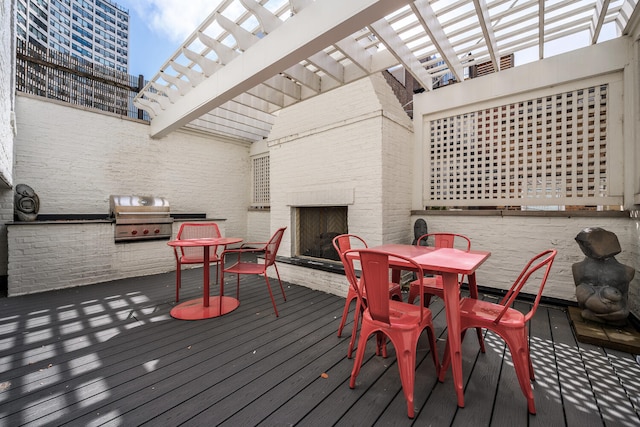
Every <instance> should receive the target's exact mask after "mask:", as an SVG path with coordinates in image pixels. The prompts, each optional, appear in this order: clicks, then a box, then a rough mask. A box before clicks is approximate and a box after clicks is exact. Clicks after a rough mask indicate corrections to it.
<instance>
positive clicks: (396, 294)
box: [333, 234, 402, 359]
mask: <svg viewBox="0 0 640 427" xmlns="http://www.w3.org/2000/svg"><path fill="white" fill-rule="evenodd" d="M354 245H355V247H358V248H363V249H365V248H367V243H366V242H365V241H364V239H362V238H361V237H358V236H356V235H355V234H341V235H340V236H336V237H335V238H334V239H333V247H334V248H335V249H336V252H338V255H339V256H340V260H341V261H342V263H343V264H344V263H345V262H346V261H345V260H344V259H343V254H344V253H345V252H346V251H348V250H349V249H355V247H354ZM345 275H346V276H347V282H349V290H348V291H347V300H346V302H345V304H344V310H343V311H342V320H341V321H340V326H339V327H338V336H339V337H340V336H342V329H343V328H344V325H345V323H346V322H347V316H348V315H349V307H350V306H351V301H353V300H354V299H355V300H356V309H355V312H354V315H353V329H352V330H351V341H350V342H349V349H348V350H347V357H348V358H349V359H351V354H352V353H353V346H354V344H355V341H356V335H357V330H358V325H359V323H358V321H359V318H360V312H361V311H362V305H361V304H360V301H359V300H358V292H357V291H356V285H355V284H354V282H355V281H357V280H358V278H357V277H356V276H355V275H353V276H351V275H349V274H347V271H346V269H345ZM362 291H363V297H364V298H366V297H367V295H366V292H364V289H363V290H362ZM389 298H391V299H395V300H397V301H402V290H401V288H400V284H398V283H391V282H390V283H389Z"/></svg>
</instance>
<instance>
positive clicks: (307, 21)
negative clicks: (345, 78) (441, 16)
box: [151, 0, 409, 138]
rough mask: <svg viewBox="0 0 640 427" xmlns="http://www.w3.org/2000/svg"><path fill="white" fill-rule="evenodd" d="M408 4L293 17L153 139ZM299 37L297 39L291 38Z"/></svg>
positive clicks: (338, 6) (169, 115) (368, 1)
mask: <svg viewBox="0 0 640 427" xmlns="http://www.w3.org/2000/svg"><path fill="white" fill-rule="evenodd" d="M408 2H409V0H395V1H393V2H389V1H387V0H350V1H348V2H345V1H344V0H323V1H322V2H314V3H313V4H312V5H310V6H308V7H306V8H305V9H303V10H302V11H301V12H300V13H298V14H296V15H294V16H292V17H291V18H290V19H288V20H287V22H286V23H285V24H286V25H282V26H280V27H279V28H278V29H276V30H275V31H274V32H272V33H271V34H269V37H265V38H264V39H262V40H261V43H260V45H259V46H253V47H251V48H249V49H247V50H246V51H245V52H244V53H243V54H242V55H241V56H239V57H237V58H236V59H234V60H233V61H231V62H230V63H229V64H227V65H226V66H225V67H223V68H221V69H220V70H219V71H217V72H216V73H215V74H213V75H212V76H210V77H208V78H207V79H206V80H205V81H203V82H202V83H201V84H200V85H199V87H198V90H194V91H190V92H189V93H187V94H186V95H184V96H182V97H181V98H180V99H179V100H178V102H176V103H174V104H171V105H170V106H169V108H167V110H165V111H164V112H163V113H162V114H160V115H158V116H157V117H156V118H155V119H154V120H153V121H152V122H151V136H152V137H156V138H159V137H162V136H164V135H167V134H168V133H170V132H171V131H173V130H175V129H178V128H180V127H182V126H184V125H185V124H187V123H189V122H190V121H192V120H194V119H196V118H197V117H199V116H201V115H203V114H205V113H207V112H209V111H211V110H212V109H214V108H216V107H219V106H221V105H222V104H224V103H225V102H227V101H229V100H231V99H233V98H235V97H236V96H238V95H240V94H242V93H244V92H246V90H247V89H248V88H252V87H255V86H256V85H258V84H260V83H262V82H264V81H265V80H266V79H268V78H270V77H273V76H274V75H276V74H278V73H280V72H282V70H286V69H288V68H290V67H292V66H294V65H295V64H298V63H299V62H300V61H302V60H303V59H305V58H308V57H309V56H311V55H313V54H314V53H316V52H318V51H320V50H322V49H324V48H325V47H326V46H328V45H330V44H333V43H335V42H337V41H338V40H342V39H344V38H345V37H347V36H348V35H349V34H353V33H355V32H357V31H358V30H360V29H362V28H364V27H365V26H367V25H368V24H369V23H370V22H374V21H377V20H379V19H382V18H384V16H386V15H387V14H389V13H391V12H393V11H394V10H396V9H398V8H399V7H402V6H403V5H404V4H407V3H408ZM292 34H295V35H296V36H295V37H292V36H291V35H292Z"/></svg>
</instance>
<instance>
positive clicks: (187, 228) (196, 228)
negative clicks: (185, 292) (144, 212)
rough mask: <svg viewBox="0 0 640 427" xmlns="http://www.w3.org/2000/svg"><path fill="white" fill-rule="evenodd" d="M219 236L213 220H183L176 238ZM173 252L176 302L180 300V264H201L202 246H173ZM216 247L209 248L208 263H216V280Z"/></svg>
mask: <svg viewBox="0 0 640 427" xmlns="http://www.w3.org/2000/svg"><path fill="white" fill-rule="evenodd" d="M212 237H221V236H220V229H219V228H218V224H216V223H215V222H185V223H182V224H181V225H180V229H179V230H178V234H177V236H176V239H177V240H184V239H202V238H212ZM173 253H174V255H175V257H176V302H178V301H180V288H181V287H182V283H181V279H182V278H181V276H182V274H181V273H182V264H202V263H204V248H203V247H201V246H198V247H192V248H190V247H182V246H181V247H175V246H174V248H173ZM219 262H220V257H219V256H218V247H217V246H211V247H210V248H209V263H212V264H216V281H217V280H218V264H219Z"/></svg>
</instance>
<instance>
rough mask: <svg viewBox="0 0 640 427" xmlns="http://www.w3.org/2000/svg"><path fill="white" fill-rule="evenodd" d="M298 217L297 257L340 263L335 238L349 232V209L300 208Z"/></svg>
mask: <svg viewBox="0 0 640 427" xmlns="http://www.w3.org/2000/svg"><path fill="white" fill-rule="evenodd" d="M296 217H297V218H296V236H297V239H296V240H297V242H296V243H297V244H296V255H297V256H305V257H312V258H321V259H324V260H333V261H340V257H339V256H338V253H337V252H336V250H335V248H334V247H333V238H334V237H336V236H338V235H340V234H345V233H348V232H349V230H348V227H347V207H346V206H325V207H299V208H297V210H296Z"/></svg>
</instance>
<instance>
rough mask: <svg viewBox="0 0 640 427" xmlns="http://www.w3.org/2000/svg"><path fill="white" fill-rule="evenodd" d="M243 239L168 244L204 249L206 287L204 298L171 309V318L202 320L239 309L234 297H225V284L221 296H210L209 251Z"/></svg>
mask: <svg viewBox="0 0 640 427" xmlns="http://www.w3.org/2000/svg"><path fill="white" fill-rule="evenodd" d="M240 242H242V239H240V238H237V237H215V238H200V239H181V240H171V241H169V242H167V245H169V246H182V247H194V246H202V247H203V248H204V263H203V264H204V266H203V270H204V272H203V273H204V279H203V280H204V286H203V292H202V298H196V299H193V300H189V301H185V302H183V303H181V304H178V305H176V306H175V307H173V308H172V309H171V317H173V318H176V319H182V320H200V319H209V318H212V317H218V316H222V315H223V314H227V313H230V312H232V311H233V310H235V309H236V308H238V306H239V305H240V301H238V300H237V299H235V298H232V297H226V296H224V287H223V286H224V284H223V283H220V295H219V296H210V295H209V250H210V248H211V246H226V245H231V244H234V243H240Z"/></svg>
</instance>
